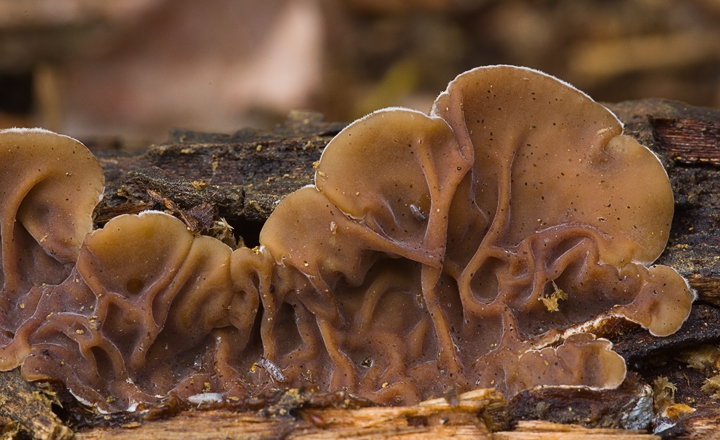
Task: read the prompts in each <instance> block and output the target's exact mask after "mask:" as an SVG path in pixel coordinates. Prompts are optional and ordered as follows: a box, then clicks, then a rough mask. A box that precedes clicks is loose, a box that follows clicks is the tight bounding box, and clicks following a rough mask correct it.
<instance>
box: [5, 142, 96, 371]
mask: <svg viewBox="0 0 720 440" xmlns="http://www.w3.org/2000/svg"><path fill="white" fill-rule="evenodd" d="M104 185H105V179H104V176H103V172H102V168H101V167H100V164H99V163H98V161H97V160H96V159H95V157H94V156H93V155H92V153H90V151H88V149H87V148H85V146H84V145H82V144H81V143H79V142H78V141H76V140H74V139H72V138H69V137H67V136H60V135H57V134H55V133H51V132H49V131H46V130H41V129H8V130H0V261H1V262H2V267H1V269H0V284H1V285H2V290H1V291H0V330H1V331H0V368H3V369H11V368H14V367H16V366H18V365H19V364H20V362H22V359H23V358H24V357H25V356H26V355H27V353H28V351H29V348H28V347H27V345H26V343H25V342H26V341H25V339H26V337H27V335H26V334H24V333H23V334H16V332H17V331H18V329H19V328H20V327H21V325H22V324H23V322H25V321H26V320H27V319H28V318H29V317H30V316H32V315H33V313H34V312H35V305H36V304H37V302H38V301H39V298H40V296H41V295H42V286H44V285H46V284H58V283H60V282H62V281H63V280H64V279H65V278H66V277H67V276H68V273H69V271H70V269H71V268H72V266H73V265H74V264H75V260H76V259H77V256H78V251H79V249H80V245H81V243H82V241H83V239H84V238H85V235H86V234H87V233H89V232H90V231H91V230H92V211H93V208H94V207H95V205H96V204H97V203H98V202H99V201H100V198H101V197H102V191H103V188H104Z"/></svg>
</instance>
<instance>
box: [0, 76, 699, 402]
mask: <svg viewBox="0 0 720 440" xmlns="http://www.w3.org/2000/svg"><path fill="white" fill-rule="evenodd" d="M621 133H622V125H621V124H620V122H619V121H618V120H617V119H616V118H615V116H614V115H612V113H610V112H609V111H608V110H607V109H605V108H604V107H602V106H601V105H599V104H597V103H595V102H593V101H592V100H591V99H590V98H589V97H587V96H586V95H584V94H583V93H581V92H579V91H578V90H576V89H574V88H572V87H571V86H569V85H567V84H565V83H562V82H560V81H558V80H557V79H554V78H552V77H550V76H547V75H545V74H542V73H539V72H536V71H533V70H530V69H525V68H518V67H511V66H494V67H484V68H478V69H475V70H472V71H469V72H466V73H464V74H461V75H460V76H458V77H457V78H456V79H455V80H454V81H452V82H451V83H450V84H449V86H448V89H447V90H446V91H445V92H443V93H442V94H441V95H440V96H439V97H438V99H437V101H436V102H435V104H434V106H433V108H432V110H431V112H430V114H429V115H426V114H423V113H420V112H416V111H412V110H407V109H386V110H381V111H378V112H375V113H372V114H370V115H368V116H366V117H365V118H362V119H360V120H358V121H355V122H354V123H352V124H351V125H350V126H348V127H347V128H346V129H345V130H343V131H342V132H341V133H340V134H338V135H337V137H336V138H335V139H334V140H333V141H332V142H331V143H330V144H329V145H328V146H327V148H326V150H325V151H324V153H323V156H322V158H321V160H320V163H319V164H318V166H317V169H316V176H315V185H314V186H309V187H305V188H302V189H300V190H298V191H296V192H295V193H293V194H291V195H290V196H288V197H287V198H286V199H285V200H283V201H282V202H281V203H280V204H279V205H278V206H277V208H276V210H275V211H274V212H273V214H272V215H271V216H270V218H269V219H268V220H267V222H266V224H265V225H264V227H263V229H262V231H261V235H260V243H261V246H259V247H257V248H255V249H249V248H246V247H241V248H239V249H236V250H232V249H230V248H229V247H228V246H226V245H225V244H223V243H222V242H220V241H218V240H216V239H214V238H211V237H206V236H196V235H193V234H192V233H190V232H189V231H188V230H187V228H186V227H185V225H184V224H183V223H182V222H181V221H180V220H178V219H176V218H174V217H172V216H170V215H167V214H164V213H160V212H153V211H148V212H144V213H142V214H140V215H122V216H119V217H116V218H114V219H112V220H111V221H109V222H108V223H107V224H106V226H105V227H103V228H102V229H98V230H95V231H92V230H91V229H92V222H91V215H92V210H93V207H94V205H95V203H97V201H98V200H99V197H100V195H101V194H102V187H103V174H102V170H101V169H100V166H99V165H98V164H97V161H95V160H94V158H93V157H92V155H91V153H90V152H89V151H88V150H87V149H85V148H84V147H83V146H82V145H81V144H79V143H78V142H76V141H74V140H72V139H70V138H67V137H64V136H59V135H55V134H53V133H50V132H47V131H44V130H17V129H13V130H7V131H3V132H1V133H0V157H1V160H0V189H1V191H2V192H1V193H0V205H1V208H0V236H1V239H2V247H1V251H0V252H1V253H0V257H1V258H2V272H0V282H1V283H2V292H1V294H0V301H1V304H2V307H1V308H0V328H1V329H2V332H0V368H2V369H12V368H15V367H17V366H19V365H22V373H23V375H24V376H25V377H26V378H28V379H31V380H44V379H49V380H60V381H62V382H64V383H65V385H66V386H67V387H68V389H69V390H70V391H71V392H72V393H73V394H74V395H75V396H76V397H77V398H78V399H79V400H81V401H83V402H85V403H88V404H90V405H94V406H96V407H97V408H98V409H99V410H102V411H120V410H127V409H132V408H134V407H135V406H136V404H138V403H152V402H156V401H158V400H160V399H162V398H164V397H165V396H167V395H169V394H176V395H178V396H179V397H181V398H190V397H192V396H196V395H205V394H207V395H213V396H216V395H217V396H220V398H232V399H245V398H248V397H251V396H255V395H258V394H261V393H263V392H264V391H267V390H268V389H270V388H290V387H315V388H316V389H318V390H320V391H337V390H346V391H348V392H350V393H352V394H355V395H357V396H360V397H365V398H369V399H371V400H373V401H376V402H378V403H389V404H397V403H404V404H412V403H415V402H418V401H419V400H420V399H425V398H430V397H436V396H439V395H442V394H443V392H445V391H446V390H447V389H449V388H453V387H455V388H456V389H458V390H461V391H462V390H468V389H471V388H477V387H497V388H499V389H500V390H501V391H502V392H503V393H504V394H505V395H506V396H511V395H514V394H515V393H517V392H519V391H521V390H525V389H530V388H533V387H537V386H542V385H567V386H587V387H595V388H612V387H616V386H618V385H619V384H620V383H621V382H622V381H623V379H624V377H625V371H626V366H625V362H624V360H623V359H622V358H621V357H620V356H619V355H617V354H616V353H614V352H613V351H612V347H611V344H610V342H609V341H607V340H604V339H602V338H598V337H596V336H595V335H594V334H593V333H592V332H591V330H592V327H593V325H594V324H592V323H595V324H597V323H598V322H599V321H602V320H603V319H609V318H622V319H626V320H628V321H632V322H636V323H638V324H640V325H641V326H643V327H645V328H646V329H648V330H649V331H650V332H651V333H652V334H654V335H657V336H664V335H668V334H671V333H673V332H675V331H676V330H677V329H678V328H679V327H680V326H681V324H682V323H683V321H684V320H685V319H686V317H687V315H688V313H689V311H690V306H691V303H692V301H693V299H694V294H693V292H692V291H691V290H690V289H689V288H688V285H687V283H686V282H685V280H684V279H683V278H682V277H681V276H680V275H678V273H677V272H675V271H674V270H673V269H671V268H669V267H665V266H650V267H648V266H647V265H649V264H651V263H652V262H653V261H654V260H655V259H656V258H657V257H658V256H659V255H660V253H661V252H662V250H663V248H664V246H665V244H666V241H667V238H668V234H669V230H670V223H671V219H672V214H673V196H672V192H671V188H670V184H669V181H668V178H667V175H666V173H665V170H664V169H663V167H662V165H661V163H660V162H659V161H658V159H657V158H656V157H655V156H654V155H653V153H652V152H650V151H649V150H648V149H646V148H645V147H643V146H641V145H639V144H638V143H637V142H636V141H635V140H633V139H631V138H629V137H626V136H623V135H622V134H621ZM589 323H590V324H589ZM196 399H197V397H196Z"/></svg>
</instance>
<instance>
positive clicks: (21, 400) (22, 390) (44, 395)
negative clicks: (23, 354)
mask: <svg viewBox="0 0 720 440" xmlns="http://www.w3.org/2000/svg"><path fill="white" fill-rule="evenodd" d="M0 390H2V391H0V424H2V425H5V428H4V429H3V430H2V434H3V438H5V436H8V437H9V436H14V435H15V434H19V433H20V432H32V433H33V436H34V437H35V438H36V439H41V440H50V439H52V440H65V439H70V438H72V437H73V432H72V431H71V430H70V429H69V428H68V427H66V426H65V425H64V424H63V422H62V421H61V420H60V418H59V417H58V416H57V415H56V414H55V413H54V412H53V410H52V405H53V404H56V405H57V404H59V402H58V400H57V398H56V396H55V393H54V392H53V390H52V389H51V388H50V387H49V386H47V385H46V384H31V383H28V382H27V381H26V380H24V379H23V378H22V376H21V375H20V371H19V369H15V370H12V371H9V372H7V373H3V374H1V375H0Z"/></svg>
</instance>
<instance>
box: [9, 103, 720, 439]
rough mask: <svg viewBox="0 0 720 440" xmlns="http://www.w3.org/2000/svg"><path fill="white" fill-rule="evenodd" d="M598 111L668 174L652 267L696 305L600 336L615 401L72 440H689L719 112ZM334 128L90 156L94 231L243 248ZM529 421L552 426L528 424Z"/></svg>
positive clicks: (246, 423)
mask: <svg viewBox="0 0 720 440" xmlns="http://www.w3.org/2000/svg"><path fill="white" fill-rule="evenodd" d="M608 107H609V108H610V109H611V110H612V111H614V112H615V113H616V114H617V115H618V117H619V118H620V119H621V120H622V121H623V122H624V123H625V130H626V133H627V134H630V135H631V136H634V137H636V138H637V139H638V140H639V141H640V142H641V143H643V144H644V145H646V146H648V147H649V148H651V149H652V150H653V151H655V152H656V153H657V154H658V156H659V157H660V159H661V161H662V162H663V164H664V165H665V168H666V169H667V171H668V175H669V176H670V179H671V183H672V187H673V191H674V193H675V200H676V213H675V218H674V220H673V226H672V231H671V236H670V240H669V243H668V247H667V249H666V251H665V252H664V253H663V255H662V256H661V257H660V260H659V261H658V263H661V264H666V265H669V266H672V267H675V268H676V269H678V270H679V271H680V272H681V273H682V274H683V275H684V276H686V277H687V278H688V280H689V281H690V283H691V285H692V287H693V288H695V289H697V291H698V294H699V299H698V302H697V303H696V305H695V306H694V309H693V312H692V314H691V316H690V318H689V319H688V321H687V322H686V324H685V325H684V327H683V328H682V329H681V330H680V331H679V332H677V333H676V334H675V335H672V336H670V337H667V338H654V337H652V336H650V335H648V334H647V332H645V331H642V330H641V329H639V328H637V327H636V326H633V325H618V327H617V328H615V329H614V332H613V333H612V334H611V335H608V336H611V338H612V340H613V342H614V344H615V349H616V350H617V352H618V353H620V354H621V355H622V356H623V357H624V358H625V359H626V360H627V361H628V367H629V369H630V374H629V375H628V380H627V381H626V383H625V384H624V385H623V386H622V387H621V388H620V389H618V390H610V391H591V390H568V389H541V390H533V391H529V392H526V393H523V394H521V395H520V396H518V397H516V398H515V399H513V400H512V401H510V402H504V401H503V400H502V398H501V397H500V396H499V395H497V393H493V392H492V391H488V390H476V391H473V392H470V393H466V394H463V395H459V396H455V397H453V396H449V398H447V399H438V400H435V401H431V402H425V403H423V404H421V405H418V406H415V407H397V408H377V407H370V408H360V409H350V408H342V407H323V408H313V407H312V405H309V406H307V405H306V406H303V407H297V408H292V409H289V410H287V411H285V414H283V413H282V411H279V412H267V411H266V412H249V413H248V412H246V413H237V412H233V411H228V410H212V411H197V410H188V411H183V412H181V413H180V414H179V415H178V416H176V417H172V418H169V419H166V420H158V421H143V420H142V418H134V419H132V418H130V419H127V420H126V421H125V422H121V423H119V425H120V426H116V427H111V428H109V427H102V428H95V429H89V430H88V429H83V430H81V431H80V432H79V433H78V438H83V439H95V438H108V437H112V436H117V437H122V438H129V439H144V438H157V437H162V438H172V439H181V438H182V439H189V438H228V437H229V438H237V437H242V438H267V437H273V438H274V437H285V438H336V437H339V436H342V437H349V438H443V437H460V438H463V437H464V436H465V437H472V438H495V439H501V438H502V439H531V438H532V439H534V438H592V439H598V438H638V439H639V438H653V436H651V435H648V434H647V433H648V432H649V431H648V430H652V429H657V431H658V434H660V435H662V436H664V437H667V436H669V437H677V438H703V437H704V435H705V434H706V433H708V432H710V431H709V430H711V429H714V427H716V426H718V424H719V423H720V422H719V420H720V405H718V402H717V401H716V400H714V398H713V397H712V396H711V394H712V392H708V391H703V390H702V386H703V384H704V383H705V381H706V380H707V379H708V378H709V377H711V376H713V375H716V374H718V371H717V370H714V369H713V367H708V368H705V369H703V368H700V369H693V368H688V363H687V356H689V355H691V354H692V351H693V350H697V349H698V347H705V348H704V349H706V350H707V349H708V347H710V348H709V350H711V351H712V349H713V348H712V347H715V346H714V345H713V344H716V343H717V342H718V341H720V308H716V306H720V231H719V230H718V229H717V228H718V224H719V223H718V222H719V221H720V110H712V109H701V108H694V107H689V106H686V105H684V104H681V103H677V102H670V101H665V100H656V99H650V100H642V101H632V102H623V103H619V104H609V105H608ZM344 126H345V124H340V123H327V122H324V120H323V118H322V116H320V115H317V114H313V113H306V112H293V113H291V114H290V116H289V118H288V120H287V121H286V123H285V124H283V125H279V126H276V127H275V128H273V129H272V130H269V131H262V130H250V129H244V130H240V131H238V132H236V133H234V134H231V135H224V134H207V133H195V132H189V131H182V130H176V131H173V132H172V133H171V135H170V138H169V139H168V141H166V142H165V143H163V144H160V145H151V146H150V147H148V148H147V149H146V150H145V151H142V152H139V153H134V154H128V153H125V152H123V151H121V150H118V149H113V148H95V149H94V152H95V154H96V155H97V156H98V157H99V160H100V162H101V164H102V166H103V168H104V170H105V174H106V179H107V187H106V191H105V197H104V200H103V201H102V203H101V204H100V205H99V206H98V207H97V209H96V212H95V222H96V226H98V227H99V226H102V225H103V224H104V223H105V222H107V221H108V220H109V219H110V218H112V217H114V216H116V215H119V214H124V213H137V212H140V211H142V210H145V209H160V210H165V211H167V212H170V213H172V214H174V215H176V216H177V217H178V218H180V219H181V220H183V221H184V222H185V223H186V224H187V225H188V227H189V228H190V229H191V230H193V231H196V232H198V233H202V234H208V235H213V236H215V237H217V238H219V239H221V240H223V241H225V242H226V243H228V244H230V245H231V246H233V245H237V244H239V243H240V242H244V244H245V245H248V246H253V245H255V244H257V237H258V233H259V230H260V228H261V227H262V224H263V222H264V221H265V219H266V218H267V216H268V215H269V214H270V213H271V212H272V210H273V209H274V207H275V206H276V205H277V203H278V202H279V201H280V200H282V198H283V197H284V196H286V195H287V194H289V193H290V192H292V191H294V190H296V189H298V188H300V187H302V186H304V185H307V184H310V183H312V179H313V163H314V162H316V161H317V160H318V159H319V158H320V154H321V153H322V150H323V148H324V147H325V145H327V143H328V142H329V141H330V140H331V139H332V137H333V136H334V135H335V134H336V133H338V132H339V131H340V130H341V129H342V128H343V127H344ZM89 146H90V147H91V148H93V145H92V143H91V144H90V145H89ZM708 344H710V345H708ZM717 351H718V353H717V356H718V357H717V359H720V350H717ZM688 353H690V354H688ZM718 365H720V363H718ZM714 368H717V367H714ZM718 383H719V384H720V381H719V382H718ZM718 388H720V385H719V386H718ZM32 389H34V388H32ZM31 392H35V391H31ZM719 395H720V394H719ZM663 396H664V397H663ZM20 397H21V394H19V395H18V396H13V393H12V392H10V393H8V391H7V390H5V391H3V392H2V396H0V398H1V400H2V401H6V402H7V401H8V399H16V398H20ZM17 401H18V402H25V401H22V400H17ZM26 401H27V400H26ZM4 408H5V407H3V409H4ZM661 413H662V414H661ZM2 415H4V416H5V417H9V418H10V419H12V420H14V421H15V422H16V423H17V425H18V426H22V427H24V428H23V429H26V430H32V429H37V428H34V427H31V426H30V425H29V424H28V420H29V419H28V418H27V416H23V415H20V414H19V413H18V414H14V413H8V412H7V411H6V412H3V413H2ZM536 419H542V420H545V421H553V422H561V423H564V424H563V425H555V424H552V423H549V422H542V423H537V422H532V420H536ZM568 423H572V424H574V425H567V424H568ZM123 425H124V426H123ZM579 425H583V426H584V427H580V426H579ZM591 428H592V429H591ZM608 428H623V429H624V430H609V429H608ZM498 430H499V432H494V431H498ZM630 430H641V431H630ZM493 432H494V433H493ZM42 435H44V434H41V433H40V431H36V436H37V438H47V437H42Z"/></svg>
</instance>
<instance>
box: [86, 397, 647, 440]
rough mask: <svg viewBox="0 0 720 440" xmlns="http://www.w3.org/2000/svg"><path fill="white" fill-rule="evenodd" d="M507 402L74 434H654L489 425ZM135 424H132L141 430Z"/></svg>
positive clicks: (197, 414)
mask: <svg viewBox="0 0 720 440" xmlns="http://www.w3.org/2000/svg"><path fill="white" fill-rule="evenodd" d="M504 411H505V402H504V400H503V398H502V396H501V395H500V394H499V393H498V392H497V391H495V390H485V389H483V390H475V391H471V392H468V393H464V394H460V395H458V396H456V397H455V398H450V399H444V398H441V399H433V400H428V401H425V402H422V403H420V404H419V405H415V406H402V407H393V408H387V407H384V408H378V407H372V408H361V409H334V408H331V409H307V410H298V411H297V414H296V415H295V416H293V415H290V414H287V415H285V416H279V417H266V416H262V415H258V414H248V413H245V414H234V413H229V412H227V411H190V412H185V413H183V414H181V415H180V416H179V417H177V418H173V419H169V420H163V421H157V422H147V423H145V424H143V425H140V424H137V423H133V424H129V425H125V426H124V427H118V428H113V429H107V430H94V431H92V432H85V433H78V434H77V438H78V440H95V439H106V438H125V439H133V440H150V439H157V438H164V439H169V440H194V439H198V440H199V439H208V440H214V439H217V440H220V439H234V438H243V439H260V438H280V437H282V438H285V439H304V440H325V439H327V440H330V439H337V438H351V439H357V440H359V439H379V440H390V439H396V440H401V439H428V440H430V439H433V440H434V439H443V438H453V439H460V440H462V439H474V440H532V439H548V438H553V439H560V440H565V439H587V440H606V439H607V440H609V439H616V440H650V439H657V438H659V437H656V436H654V435H649V434H645V433H642V432H639V431H623V430H619V429H587V428H583V427H580V426H576V425H560V424H555V423H550V422H520V423H519V424H518V427H517V429H516V430H515V431H500V432H495V433H493V432H492V431H493V430H496V429H498V428H500V426H501V424H502V423H503V414H504ZM140 427H141V429H134V428H140Z"/></svg>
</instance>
